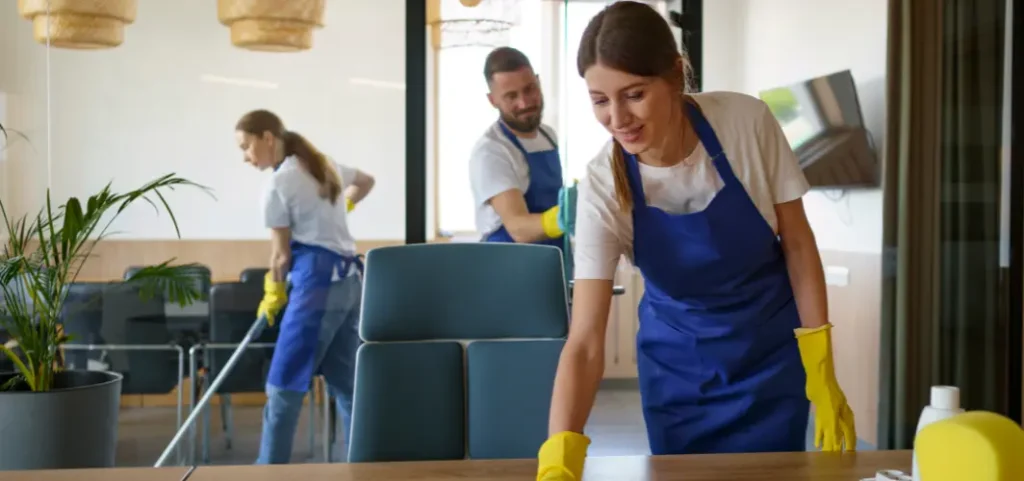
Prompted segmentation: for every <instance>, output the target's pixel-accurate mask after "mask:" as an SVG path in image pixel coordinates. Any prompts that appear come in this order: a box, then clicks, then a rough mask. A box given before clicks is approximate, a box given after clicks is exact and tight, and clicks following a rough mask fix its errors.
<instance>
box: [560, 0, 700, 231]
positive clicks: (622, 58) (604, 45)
mask: <svg viewBox="0 0 1024 481" xmlns="http://www.w3.org/2000/svg"><path fill="white" fill-rule="evenodd" d="M598 63H600V64H601V65H604V66H607V67H609V68H613V69H615V70H620V71H622V72H626V73H629V74H632V75H637V76H640V77H662V78H664V79H666V80H668V81H670V82H673V83H678V84H679V85H680V93H681V94H686V93H689V92H691V80H692V78H693V68H692V66H691V65H690V61H689V58H688V57H687V55H686V52H684V51H682V50H681V48H680V47H679V46H678V45H677V44H676V39H675V36H674V35H673V34H672V29H671V28H669V25H668V22H666V21H665V19H664V18H662V17H661V15H660V14H659V13H658V12H657V11H656V10H654V9H653V8H651V7H650V6H649V5H646V4H644V3H640V2H633V1H620V2H616V3H613V4H611V5H609V6H607V7H605V9H604V10H602V11H601V12H600V13H598V14H597V15H595V16H594V18H592V19H591V20H590V23H589V24H587V28H586V29H585V30H584V31H583V38H582V39H581V40H580V49H579V53H578V55H577V57H576V69H577V70H578V71H579V75H580V77H582V76H583V74H584V73H585V72H586V71H587V69H589V68H590V67H593V66H594V65H596V64H598ZM680 63H681V64H682V70H681V71H680V69H679V65H680ZM612 141H613V143H614V146H613V147H612V172H613V174H614V178H615V197H616V198H617V199H618V201H619V207H620V208H621V209H622V210H623V211H625V212H629V211H631V210H632V209H633V197H632V195H631V194H630V188H629V177H628V176H627V175H626V159H625V158H624V157H623V155H622V145H620V144H619V141H618V140H614V139H612Z"/></svg>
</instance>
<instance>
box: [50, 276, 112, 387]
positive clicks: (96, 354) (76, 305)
mask: <svg viewBox="0 0 1024 481" xmlns="http://www.w3.org/2000/svg"><path fill="white" fill-rule="evenodd" d="M106 287H107V284H106V283H99V282H77V283H73V284H71V285H69V286H68V288H67V289H68V291H67V297H66V298H65V300H64V306H63V309H62V310H61V324H62V325H63V326H64V334H66V335H67V336H68V337H69V339H68V342H67V343H68V344H70V345H89V344H94V345H98V344H106V341H105V340H104V339H103V333H102V329H103V291H104V289H106ZM90 359H91V360H94V361H100V362H102V361H103V359H104V352H103V351H92V352H86V351H83V350H79V349H66V350H65V353H64V363H65V367H67V368H68V369H89V362H88V361H89V360H90Z"/></svg>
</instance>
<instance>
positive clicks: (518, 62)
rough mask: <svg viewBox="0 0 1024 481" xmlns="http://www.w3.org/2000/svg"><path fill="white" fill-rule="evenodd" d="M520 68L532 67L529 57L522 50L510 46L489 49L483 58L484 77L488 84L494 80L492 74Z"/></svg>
mask: <svg viewBox="0 0 1024 481" xmlns="http://www.w3.org/2000/svg"><path fill="white" fill-rule="evenodd" d="M521 68H530V69H532V68H533V66H532V65H530V59H528V58H526V55H525V54H524V53H523V52H520V51H519V50H516V49H514V48H512V47H498V48H496V49H494V50H491V53H489V54H487V58H486V59H485V60H484V79H485V80H487V84H488V85H490V83H491V81H492V80H494V74H496V73H506V72H515V71H516V70H519V69H521Z"/></svg>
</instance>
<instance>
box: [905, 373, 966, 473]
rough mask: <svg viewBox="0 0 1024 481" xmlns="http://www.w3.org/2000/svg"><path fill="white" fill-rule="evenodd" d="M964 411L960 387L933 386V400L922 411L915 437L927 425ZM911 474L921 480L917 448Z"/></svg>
mask: <svg viewBox="0 0 1024 481" xmlns="http://www.w3.org/2000/svg"><path fill="white" fill-rule="evenodd" d="M963 412H964V410H963V409H962V408H961V407H960V389H959V388H957V387H954V386H932V393H931V401H930V402H929V404H928V406H925V408H924V410H923V411H921V418H920V419H919V420H918V421H917V431H916V432H915V433H914V437H915V438H916V437H917V433H920V432H921V430H922V429H924V427H925V426H927V425H929V424H931V423H934V422H936V421H941V420H943V419H948V418H951V417H953V416H956V415H957V414H961V413H963ZM915 444H916V443H915ZM915 448H916V446H915ZM911 475H912V476H913V479H914V481H921V474H920V472H919V471H918V469H917V450H916V449H915V450H914V467H913V470H912V471H911Z"/></svg>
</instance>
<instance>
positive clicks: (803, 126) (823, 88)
mask: <svg viewBox="0 0 1024 481" xmlns="http://www.w3.org/2000/svg"><path fill="white" fill-rule="evenodd" d="M760 97H761V100H763V101H764V102H765V103H766V104H768V108H769V109H770V110H771V111H772V114H773V115H774V116H775V118H776V119H777V120H778V121H779V124H780V125H781V126H782V130H783V132H785V134H786V139H787V140H788V141H789V145H790V146H791V147H792V148H793V152H795V153H796V155H797V158H798V159H800V167H801V168H803V171H804V175H805V176H806V177H807V181H808V182H809V183H810V184H811V187H812V188H818V189H864V188H868V189H870V188H876V187H878V186H879V185H880V184H881V179H880V177H881V175H880V171H881V169H880V166H879V160H878V158H879V156H878V152H877V151H876V149H875V144H874V142H873V141H872V138H871V133H870V132H868V130H867V129H866V128H865V127H864V116H863V114H862V113H861V109H860V100H859V99H858V97H857V85H856V84H855V83H854V81H853V75H852V74H851V73H850V71H849V70H844V71H842V72H836V73H832V74H829V75H824V76H821V77H815V78H812V79H809V80H806V81H803V82H799V83H796V84H792V85H788V86H784V87H778V88H773V89H770V90H765V91H763V92H761V93H760Z"/></svg>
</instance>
